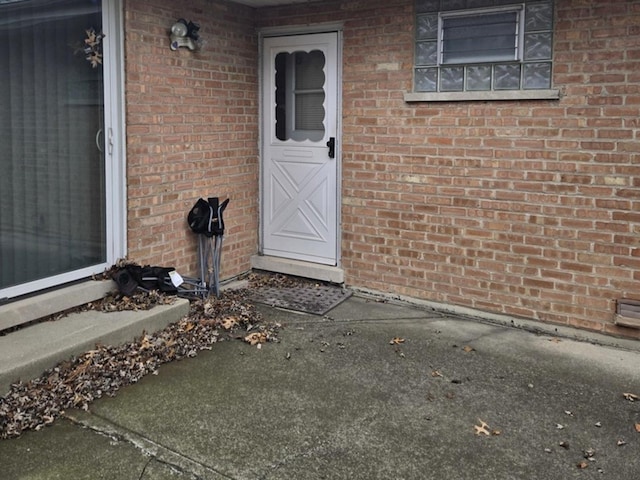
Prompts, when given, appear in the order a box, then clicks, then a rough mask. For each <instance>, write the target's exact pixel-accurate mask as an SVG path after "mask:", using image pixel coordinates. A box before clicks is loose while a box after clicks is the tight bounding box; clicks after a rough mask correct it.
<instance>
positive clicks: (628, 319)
mask: <svg viewBox="0 0 640 480" xmlns="http://www.w3.org/2000/svg"><path fill="white" fill-rule="evenodd" d="M615 322H616V325H620V326H621V327H629V328H640V300H629V299H627V298H621V299H619V300H618V305H617V307H616V317H615Z"/></svg>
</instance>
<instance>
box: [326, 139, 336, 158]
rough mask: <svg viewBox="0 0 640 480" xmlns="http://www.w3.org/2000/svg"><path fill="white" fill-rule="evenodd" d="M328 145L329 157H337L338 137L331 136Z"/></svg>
mask: <svg viewBox="0 0 640 480" xmlns="http://www.w3.org/2000/svg"><path fill="white" fill-rule="evenodd" d="M327 147H329V158H335V156H336V137H330V138H329V141H328V142H327Z"/></svg>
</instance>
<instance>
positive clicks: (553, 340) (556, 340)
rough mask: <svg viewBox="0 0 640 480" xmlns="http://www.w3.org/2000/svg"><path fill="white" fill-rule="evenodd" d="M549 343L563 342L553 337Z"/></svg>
mask: <svg viewBox="0 0 640 480" xmlns="http://www.w3.org/2000/svg"><path fill="white" fill-rule="evenodd" d="M549 341H550V342H553V343H560V342H561V341H562V340H560V339H559V338H558V337H553V338H550V339H549Z"/></svg>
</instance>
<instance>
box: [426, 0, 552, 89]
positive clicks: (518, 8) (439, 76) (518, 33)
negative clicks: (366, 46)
mask: <svg viewBox="0 0 640 480" xmlns="http://www.w3.org/2000/svg"><path fill="white" fill-rule="evenodd" d="M552 51H553V0H535V1H534V0H524V1H521V2H518V3H515V2H512V3H510V2H509V0H416V29H415V52H414V54H415V69H414V91H415V92H482V91H503V90H544V89H550V88H551V74H552Z"/></svg>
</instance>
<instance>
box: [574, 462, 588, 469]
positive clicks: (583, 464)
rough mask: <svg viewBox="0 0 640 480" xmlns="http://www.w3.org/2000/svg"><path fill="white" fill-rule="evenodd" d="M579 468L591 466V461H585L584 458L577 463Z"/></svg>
mask: <svg viewBox="0 0 640 480" xmlns="http://www.w3.org/2000/svg"><path fill="white" fill-rule="evenodd" d="M576 466H577V467H578V468H579V469H581V470H583V469H585V468H587V467H588V466H589V462H585V461H584V460H583V461H582V462H580V463H579V464H578V465H576Z"/></svg>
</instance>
